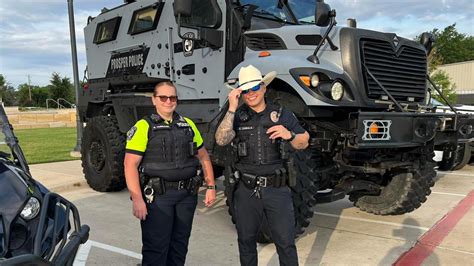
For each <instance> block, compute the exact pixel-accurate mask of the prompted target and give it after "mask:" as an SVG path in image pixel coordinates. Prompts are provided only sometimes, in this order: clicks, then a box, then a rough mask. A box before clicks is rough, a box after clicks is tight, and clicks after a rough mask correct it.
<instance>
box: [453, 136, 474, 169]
mask: <svg viewBox="0 0 474 266" xmlns="http://www.w3.org/2000/svg"><path fill="white" fill-rule="evenodd" d="M457 153H458V160H456V162H457V164H455V165H454V167H453V169H452V170H453V171H456V170H460V169H462V168H463V167H464V166H466V164H468V163H469V161H470V160H471V145H469V143H464V144H461V145H459V146H458V150H457Z"/></svg>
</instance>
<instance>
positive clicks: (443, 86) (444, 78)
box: [431, 70, 457, 104]
mask: <svg viewBox="0 0 474 266" xmlns="http://www.w3.org/2000/svg"><path fill="white" fill-rule="evenodd" d="M431 80H432V81H433V82H434V83H435V84H436V86H437V87H438V89H440V90H441V93H442V94H443V95H444V97H446V98H447V99H448V101H449V102H450V103H455V102H456V100H457V94H456V84H455V83H452V82H451V79H450V78H449V76H448V74H447V73H446V72H445V71H442V70H437V71H435V72H434V73H433V74H432V75H431ZM432 96H433V98H435V99H436V100H438V101H440V102H441V103H444V104H445V102H444V100H443V99H442V98H441V96H440V95H439V94H438V93H437V92H436V91H435V90H432Z"/></svg>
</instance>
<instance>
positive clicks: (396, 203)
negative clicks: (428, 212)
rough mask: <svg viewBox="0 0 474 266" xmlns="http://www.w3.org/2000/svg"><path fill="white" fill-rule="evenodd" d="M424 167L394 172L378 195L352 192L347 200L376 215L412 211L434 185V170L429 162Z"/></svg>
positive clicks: (423, 200)
mask: <svg viewBox="0 0 474 266" xmlns="http://www.w3.org/2000/svg"><path fill="white" fill-rule="evenodd" d="M425 166H426V168H424V169H422V170H420V171H415V172H413V173H411V172H401V173H395V174H393V176H392V180H391V181H390V182H389V183H388V184H387V185H386V186H384V187H382V191H381V193H380V195H377V196H374V195H363V196H358V195H357V194H352V195H350V196H349V200H350V201H352V202H354V205H355V206H356V207H358V208H359V209H361V210H363V211H366V212H370V213H373V214H377V215H399V214H404V213H408V212H411V211H413V210H414V209H416V208H418V207H420V206H421V204H422V203H423V202H425V201H426V197H427V196H428V195H429V194H431V187H432V186H433V185H434V179H435V178H436V171H435V170H434V166H433V165H432V164H431V163H427V164H426V165H425Z"/></svg>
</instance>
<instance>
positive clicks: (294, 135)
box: [287, 131, 296, 141]
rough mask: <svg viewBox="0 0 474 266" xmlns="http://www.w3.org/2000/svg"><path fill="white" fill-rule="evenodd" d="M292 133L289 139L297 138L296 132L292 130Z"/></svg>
mask: <svg viewBox="0 0 474 266" xmlns="http://www.w3.org/2000/svg"><path fill="white" fill-rule="evenodd" d="M290 133H291V138H289V139H287V141H293V140H294V139H295V138H296V134H295V132H293V131H290Z"/></svg>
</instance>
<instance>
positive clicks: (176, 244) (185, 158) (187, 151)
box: [124, 82, 216, 265]
mask: <svg viewBox="0 0 474 266" xmlns="http://www.w3.org/2000/svg"><path fill="white" fill-rule="evenodd" d="M152 101H153V105H154V106H155V107H156V113H154V114H152V115H150V116H147V117H145V118H144V119H142V120H139V121H138V122H137V123H136V124H135V126H133V127H132V129H130V131H129V132H128V133H127V146H126V154H125V162H124V164H125V178H126V181H127V186H128V190H129V191H130V195H131V198H132V200H133V215H134V216H135V217H137V218H138V219H140V220H141V227H142V243H143V247H142V254H143V265H184V262H185V258H186V253H187V251H188V241H189V237H190V235H191V226H192V222H193V216H194V211H195V209H196V204H197V195H196V194H197V190H198V188H199V186H200V182H201V177H200V176H199V175H198V174H197V171H198V166H199V163H200V164H201V166H202V170H203V172H204V177H205V180H206V183H207V191H206V197H205V200H204V203H205V205H206V206H207V207H209V206H210V205H211V204H212V203H213V202H214V201H215V198H216V191H215V183H214V174H213V171H212V164H211V161H210V159H209V155H208V153H207V151H206V149H205V148H204V147H203V140H202V137H201V134H200V133H199V131H198V130H197V128H196V125H195V124H194V123H193V121H191V120H190V119H188V118H186V117H182V116H181V115H179V114H178V113H176V112H175V109H176V105H177V96H176V88H175V87H174V85H173V84H172V83H170V82H161V83H158V84H157V85H156V87H155V90H154V93H153V98H152ZM139 170H140V173H139ZM139 178H140V179H141V180H142V183H143V184H142V187H140V183H139ZM142 191H143V194H142ZM144 196H145V198H146V201H147V203H146V204H145V200H144V198H143V197H144Z"/></svg>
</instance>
